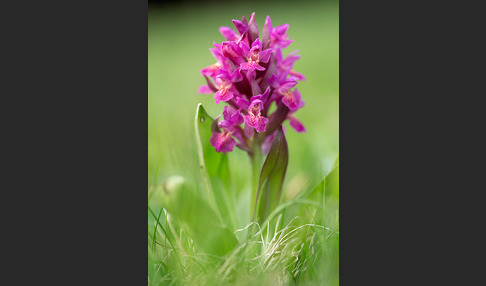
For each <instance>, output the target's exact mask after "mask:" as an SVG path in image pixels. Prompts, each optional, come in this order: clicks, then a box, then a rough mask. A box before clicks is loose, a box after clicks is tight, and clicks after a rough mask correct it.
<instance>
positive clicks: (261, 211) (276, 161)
mask: <svg viewBox="0 0 486 286" xmlns="http://www.w3.org/2000/svg"><path fill="white" fill-rule="evenodd" d="M288 161H289V150H288V146H287V140H286V139H285V135H284V133H283V131H282V127H280V128H278V129H277V130H276V132H275V137H274V139H273V142H272V146H271V147H270V151H269V152H268V155H267V158H266V159H265V162H264V163H263V167H262V171H261V173H260V181H259V184H258V192H257V196H256V197H257V199H256V202H255V211H256V210H258V221H259V222H260V223H262V222H263V221H264V220H265V218H266V217H267V216H268V215H269V214H270V213H271V212H272V211H273V210H274V209H275V208H276V207H277V206H278V204H279V202H280V197H281V195H282V187H283V183H284V179H285V173H286V171H287V165H288Z"/></svg>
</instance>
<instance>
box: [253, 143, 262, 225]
mask: <svg viewBox="0 0 486 286" xmlns="http://www.w3.org/2000/svg"><path fill="white" fill-rule="evenodd" d="M261 165H262V151H261V147H260V145H259V144H258V142H256V140H255V142H253V156H252V157H251V169H252V192H251V201H250V214H251V217H252V218H251V219H252V220H253V219H255V215H256V214H255V212H256V207H255V202H256V199H257V192H258V183H259V181H260V172H261V167H262V166H261Z"/></svg>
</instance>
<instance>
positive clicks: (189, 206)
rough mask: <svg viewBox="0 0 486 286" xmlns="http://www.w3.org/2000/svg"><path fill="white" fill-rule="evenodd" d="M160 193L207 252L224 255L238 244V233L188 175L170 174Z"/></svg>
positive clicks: (190, 234)
mask: <svg viewBox="0 0 486 286" xmlns="http://www.w3.org/2000/svg"><path fill="white" fill-rule="evenodd" d="M156 197H157V199H158V201H159V202H160V203H161V204H162V206H163V207H164V208H165V209H166V210H167V212H168V213H169V214H170V215H171V216H172V218H173V219H174V220H175V221H176V222H177V223H178V224H179V225H180V226H181V227H182V228H183V229H184V230H185V231H187V233H188V234H189V236H190V237H191V238H192V240H193V241H194V243H195V244H196V245H197V246H199V247H200V248H201V249H202V250H204V251H205V252H206V253H209V254H212V255H218V256H222V255H224V254H226V253H228V252H229V251H231V250H232V249H233V248H234V247H235V246H236V245H237V244H238V240H237V239H236V236H235V234H234V233H233V232H232V231H231V230H230V229H228V228H227V227H226V226H224V225H223V223H222V221H221V220H220V219H219V218H218V216H217V215H216V213H215V211H214V210H213V209H212V208H211V207H210V206H209V204H208V203H207V201H206V200H204V198H202V197H201V195H200V193H198V192H197V191H196V188H194V187H192V186H189V185H188V184H187V183H186V182H185V180H184V178H182V177H170V178H169V180H168V181H167V183H166V184H165V186H164V187H163V188H160V189H159V190H158V192H157V194H156Z"/></svg>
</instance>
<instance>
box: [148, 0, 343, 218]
mask: <svg viewBox="0 0 486 286" xmlns="http://www.w3.org/2000/svg"><path fill="white" fill-rule="evenodd" d="M338 9H339V7H338V1H319V2H309V1H307V2H306V1H298V2H297V1H292V2H290V1H288V2H286V1H284V2H282V1H278V2H268V1H267V2H263V1H225V2H205V3H199V2H173V3H169V4H167V3H165V4H157V5H156V4H153V3H149V10H148V183H149V187H150V186H154V185H156V184H159V183H162V182H164V181H165V180H166V179H167V178H168V177H169V176H171V175H182V176H184V177H186V178H188V179H190V180H197V179H196V178H197V176H198V172H199V170H198V168H197V160H198V158H197V151H196V145H195V144H196V141H195V140H196V137H195V131H194V116H195V111H196V106H197V104H198V103H199V102H201V103H202V104H203V106H204V108H205V109H206V110H207V111H208V113H209V114H210V115H211V116H213V117H216V116H217V115H219V114H220V113H221V112H222V110H223V107H224V104H223V103H221V104H219V105H216V104H215V103H214V100H213V98H212V95H201V94H198V93H197V89H198V87H199V86H200V85H203V84H204V83H205V80H204V77H202V76H201V74H200V72H199V70H200V69H202V68H204V67H206V66H208V65H211V64H213V63H214V62H215V60H214V58H213V57H212V55H211V53H210V52H209V50H208V49H209V48H212V45H213V41H214V42H216V43H221V42H222V41H223V40H224V38H223V37H222V36H221V35H220V33H219V31H218V29H219V27H220V26H229V27H232V28H233V24H232V22H231V20H232V19H240V20H241V17H242V16H245V17H246V18H247V19H248V18H249V15H250V14H251V13H252V12H255V13H256V20H257V23H258V27H259V29H260V31H261V28H262V27H263V24H264V20H265V17H266V16H267V15H270V17H271V18H272V22H273V25H274V27H275V26H278V25H281V24H285V23H288V24H290V28H289V30H288V35H289V37H290V39H294V42H293V43H292V44H291V45H290V47H289V48H287V49H286V50H284V55H285V54H288V53H290V52H292V51H294V50H299V53H298V54H299V55H300V56H301V58H300V59H299V60H298V61H297V62H296V63H295V65H294V70H296V71H298V72H300V73H303V74H304V75H305V76H306V78H307V79H306V81H304V82H300V83H299V84H298V85H297V87H298V89H299V90H300V92H301V94H302V98H303V100H304V101H305V103H306V106H305V107H303V108H302V109H300V110H299V111H298V112H297V113H296V116H297V117H298V118H299V119H300V120H301V121H302V122H303V123H304V125H305V126H306V128H307V132H306V133H296V132H295V131H294V130H293V129H292V128H291V127H290V126H289V125H288V123H286V124H285V127H286V130H287V140H288V145H289V152H290V159H289V167H288V170H287V177H286V181H285V187H284V191H285V192H286V197H287V198H289V197H293V196H294V195H295V193H296V192H298V191H300V190H301V189H302V187H306V186H307V187H312V186H315V185H316V184H317V183H318V182H319V181H320V180H321V179H322V177H323V176H324V175H325V174H326V173H327V172H329V170H330V168H331V166H332V163H333V162H334V160H335V159H336V157H337V155H338V152H339V142H338V139H339V122H338V117H339V113H338V112H339V96H338V95H339V77H338V76H339V25H338V24H339V10H338ZM235 150H236V151H234V152H232V153H231V154H230V158H229V159H230V164H231V166H232V171H233V172H238V176H237V177H238V178H235V180H237V182H239V183H241V184H243V185H245V184H246V180H245V178H248V183H249V181H250V180H251V178H250V177H249V176H250V164H249V160H248V158H247V156H246V153H244V152H243V151H241V150H239V149H237V148H235ZM247 175H248V176H247ZM238 180H239V181H238ZM149 203H150V202H149ZM246 223H248V221H246V222H244V221H242V222H241V224H242V225H243V226H244V225H246Z"/></svg>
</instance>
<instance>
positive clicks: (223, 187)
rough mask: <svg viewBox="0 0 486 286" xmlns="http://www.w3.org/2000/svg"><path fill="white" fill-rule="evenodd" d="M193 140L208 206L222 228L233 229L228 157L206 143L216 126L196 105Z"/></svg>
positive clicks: (234, 218) (234, 220)
mask: <svg viewBox="0 0 486 286" xmlns="http://www.w3.org/2000/svg"><path fill="white" fill-rule="evenodd" d="M195 125H196V137H197V141H198V154H199V165H200V170H201V175H202V179H203V182H204V186H205V188H206V194H207V199H208V200H209V202H210V205H211V206H212V207H213V208H214V209H215V210H216V211H217V212H218V215H219V216H220V218H221V219H222V220H223V222H224V223H225V225H226V226H228V227H229V228H230V229H235V222H236V217H235V214H234V213H232V212H231V211H230V210H234V209H235V207H234V192H233V188H232V184H231V180H230V172H229V166H228V154H223V153H218V152H216V150H215V149H214V147H213V146H211V144H210V143H209V139H210V138H211V135H212V133H213V131H212V129H215V128H218V127H217V120H214V119H213V118H212V117H211V116H209V114H208V113H207V112H206V110H204V108H203V106H202V104H198V106H197V110H196V120H195Z"/></svg>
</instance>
